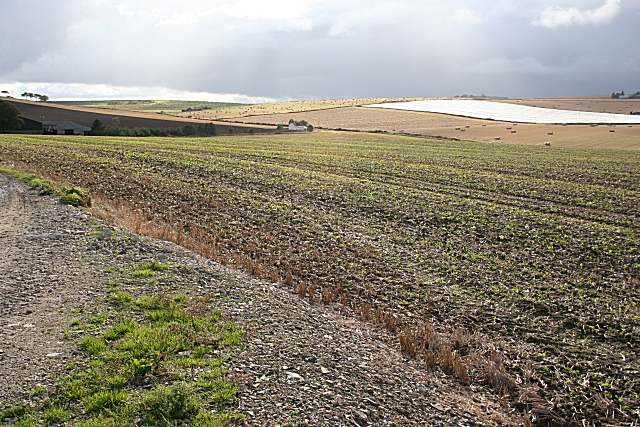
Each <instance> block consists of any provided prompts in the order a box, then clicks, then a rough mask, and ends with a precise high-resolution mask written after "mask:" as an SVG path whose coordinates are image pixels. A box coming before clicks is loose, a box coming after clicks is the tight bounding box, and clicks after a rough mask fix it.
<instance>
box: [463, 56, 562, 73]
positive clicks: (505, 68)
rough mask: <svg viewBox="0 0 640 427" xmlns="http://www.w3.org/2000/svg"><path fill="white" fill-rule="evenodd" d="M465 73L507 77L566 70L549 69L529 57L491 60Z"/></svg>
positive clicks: (476, 65)
mask: <svg viewBox="0 0 640 427" xmlns="http://www.w3.org/2000/svg"><path fill="white" fill-rule="evenodd" d="M465 71H467V72H470V73H472V74H484V75H493V76H505V75H514V74H533V75H553V74H562V73H564V71H565V70H564V69H562V68H557V67H547V66H545V65H543V64H541V63H540V61H538V60H537V59H536V58H533V57H530V56H529V57H526V58H520V59H508V58H503V57H500V58H490V59H487V60H485V61H482V62H479V63H477V64H475V65H472V66H470V67H466V68H465Z"/></svg>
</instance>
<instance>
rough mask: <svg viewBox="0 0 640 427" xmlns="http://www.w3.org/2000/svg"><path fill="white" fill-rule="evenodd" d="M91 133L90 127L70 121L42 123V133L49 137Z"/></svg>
mask: <svg viewBox="0 0 640 427" xmlns="http://www.w3.org/2000/svg"><path fill="white" fill-rule="evenodd" d="M90 131H91V128H90V127H86V126H82V125H79V124H77V123H74V122H71V121H69V120H64V121H59V120H49V121H43V122H42V133H45V134H47V135H87V134H88V133H89V132H90Z"/></svg>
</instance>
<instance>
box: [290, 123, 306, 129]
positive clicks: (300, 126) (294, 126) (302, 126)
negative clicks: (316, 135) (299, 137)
mask: <svg viewBox="0 0 640 427" xmlns="http://www.w3.org/2000/svg"><path fill="white" fill-rule="evenodd" d="M289 130H307V127H306V126H305V124H304V123H302V122H290V123H289Z"/></svg>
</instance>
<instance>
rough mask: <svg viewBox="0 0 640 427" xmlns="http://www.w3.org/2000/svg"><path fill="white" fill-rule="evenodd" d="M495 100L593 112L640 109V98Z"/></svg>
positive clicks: (617, 111) (617, 112)
mask: <svg viewBox="0 0 640 427" xmlns="http://www.w3.org/2000/svg"><path fill="white" fill-rule="evenodd" d="M494 102H504V103H508V104H518V105H528V106H530V107H540V108H555V109H558V110H571V111H587V112H592V113H613V114H629V113H630V112H631V111H640V99H611V98H605V97H595V98H548V99H544V98H541V99H506V100H499V101H494Z"/></svg>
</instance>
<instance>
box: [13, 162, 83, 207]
mask: <svg viewBox="0 0 640 427" xmlns="http://www.w3.org/2000/svg"><path fill="white" fill-rule="evenodd" d="M0 172H3V173H6V174H7V175H11V176H13V177H14V178H18V179H20V180H22V181H24V182H26V183H27V184H28V185H29V186H30V187H31V188H34V189H36V190H37V191H38V192H39V193H40V194H41V195H53V196H54V197H56V198H58V200H60V203H63V204H66V205H72V206H84V207H89V206H91V197H89V192H88V191H87V190H85V189H84V188H80V187H73V186H71V187H69V186H65V185H59V184H56V183H54V182H51V181H47V180H45V179H42V178H39V177H38V176H36V175H35V174H32V173H24V172H20V171H18V170H15V169H11V168H8V167H6V166H0Z"/></svg>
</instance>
